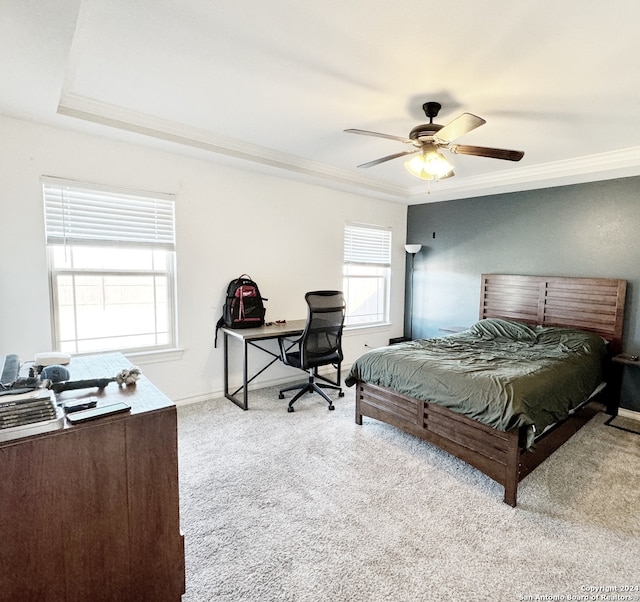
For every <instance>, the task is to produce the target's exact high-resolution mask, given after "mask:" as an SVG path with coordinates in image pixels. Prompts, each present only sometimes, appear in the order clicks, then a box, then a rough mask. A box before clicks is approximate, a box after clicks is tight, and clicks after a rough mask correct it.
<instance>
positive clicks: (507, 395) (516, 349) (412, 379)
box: [345, 319, 605, 446]
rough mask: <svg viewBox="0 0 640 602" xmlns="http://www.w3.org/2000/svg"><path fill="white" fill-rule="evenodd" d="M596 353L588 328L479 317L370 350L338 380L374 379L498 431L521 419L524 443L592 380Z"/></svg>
mask: <svg viewBox="0 0 640 602" xmlns="http://www.w3.org/2000/svg"><path fill="white" fill-rule="evenodd" d="M604 357H605V343H604V341H603V340H602V339H601V338H600V337H599V336H597V335H595V334H592V333H589V332H585V331H581V330H575V329H569V328H543V327H538V328H536V329H532V328H530V327H529V326H527V325H525V324H521V323H518V322H511V321H507V320H498V319H486V320H481V321H480V322H478V323H477V324H475V325H474V326H472V327H471V328H470V329H468V330H465V331H464V332H461V333H457V334H453V335H450V336H447V337H442V338H435V339H425V340H418V341H411V342H408V343H401V344H398V345H392V346H389V347H383V348H380V349H375V350H373V351H370V352H368V353H366V354H365V355H363V356H362V357H360V358H359V359H358V360H357V361H356V362H355V363H354V364H353V366H352V367H351V370H350V372H349V374H348V375H347V378H346V379H345V384H346V385H347V386H352V385H353V384H355V383H356V382H357V381H364V382H368V383H372V384H377V385H382V386H384V387H388V388H390V389H393V390H395V391H399V392H401V393H404V394H406V395H409V396H411V397H415V398H416V399H421V400H424V401H429V402H432V403H437V404H439V405H443V406H446V407H447V408H449V409H450V410H452V411H454V412H458V413H459V414H463V415H465V416H467V417H469V418H472V419H474V420H478V421H479V422H483V423H484V424H487V425H489V426H491V427H493V428H496V429H498V430H501V431H507V430H510V429H513V428H517V427H520V426H527V427H529V429H528V438H527V445H528V446H531V445H532V443H533V440H534V437H535V434H536V433H541V432H542V431H543V430H544V429H545V428H546V427H547V426H549V425H551V424H553V423H555V422H557V421H558V420H562V419H563V418H566V417H567V416H568V415H569V413H570V411H571V410H572V409H573V408H575V407H576V406H577V405H578V404H580V403H582V402H583V401H584V400H585V399H587V398H588V397H589V395H590V394H591V393H592V392H593V391H594V389H595V388H596V387H597V386H598V385H599V384H600V382H601V380H602V365H603V360H604Z"/></svg>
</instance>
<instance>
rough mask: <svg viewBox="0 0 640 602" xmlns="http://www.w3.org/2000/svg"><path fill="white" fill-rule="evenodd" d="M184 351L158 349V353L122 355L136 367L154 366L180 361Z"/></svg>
mask: <svg viewBox="0 0 640 602" xmlns="http://www.w3.org/2000/svg"><path fill="white" fill-rule="evenodd" d="M184 352H185V350H184V349H160V350H158V351H136V352H132V353H127V352H126V351H123V352H122V354H123V355H124V356H125V357H126V358H127V359H128V360H129V361H130V362H131V363H132V364H136V365H138V366H144V365H145V364H156V363H158V362H174V361H177V360H181V359H182V356H183V355H184Z"/></svg>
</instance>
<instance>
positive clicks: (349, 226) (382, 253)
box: [343, 222, 393, 329]
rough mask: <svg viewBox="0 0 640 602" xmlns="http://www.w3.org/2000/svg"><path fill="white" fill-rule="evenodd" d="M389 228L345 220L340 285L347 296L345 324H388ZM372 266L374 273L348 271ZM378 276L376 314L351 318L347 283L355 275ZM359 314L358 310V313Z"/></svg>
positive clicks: (389, 300) (358, 276) (372, 325)
mask: <svg viewBox="0 0 640 602" xmlns="http://www.w3.org/2000/svg"><path fill="white" fill-rule="evenodd" d="M392 236H393V234H392V229H391V228H390V227H387V226H380V225H374V224H364V223H358V222H346V223H345V227H344V241H343V242H344V248H343V288H344V291H345V297H346V298H347V314H346V316H345V328H348V329H354V328H367V327H375V326H382V325H386V324H389V320H390V312H391V252H392ZM380 245H384V246H380ZM357 266H360V267H361V268H364V269H365V270H366V268H372V269H373V270H374V271H375V270H380V271H381V273H380V274H378V275H376V274H375V273H370V274H348V271H350V269H351V268H354V267H356V269H357ZM364 278H367V279H371V278H378V279H380V280H381V281H382V284H381V285H379V286H378V287H376V290H377V294H378V296H379V297H380V298H381V302H382V310H381V311H378V312H377V313H376V318H375V319H373V320H368V321H354V319H357V318H358V316H357V315H354V314H352V313H350V307H349V302H348V299H349V298H350V296H351V294H350V285H349V284H348V282H354V281H357V280H358V279H364ZM360 316H362V314H360Z"/></svg>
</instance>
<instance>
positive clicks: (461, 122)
mask: <svg viewBox="0 0 640 602" xmlns="http://www.w3.org/2000/svg"><path fill="white" fill-rule="evenodd" d="M485 123H487V122H486V120H484V119H482V117H478V116H477V115H472V114H471V113H463V114H462V115H460V116H459V117H456V118H455V119H454V120H453V121H450V122H449V123H447V125H445V126H444V127H443V128H442V129H440V130H439V131H438V132H437V133H436V134H435V136H434V137H435V139H436V140H437V141H438V142H443V143H445V144H446V143H447V142H452V141H453V140H455V139H456V138H460V136H463V135H464V134H466V133H468V132H470V131H471V130H475V129H476V128H477V127H480V126H481V125H484V124H485Z"/></svg>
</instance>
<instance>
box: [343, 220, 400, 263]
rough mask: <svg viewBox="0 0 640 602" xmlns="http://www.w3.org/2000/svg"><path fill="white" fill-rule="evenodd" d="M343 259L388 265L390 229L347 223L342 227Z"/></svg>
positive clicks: (352, 261) (389, 257) (389, 260)
mask: <svg viewBox="0 0 640 602" xmlns="http://www.w3.org/2000/svg"><path fill="white" fill-rule="evenodd" d="M344 261H345V263H350V264H361V265H377V266H384V267H390V266H391V230H390V229H388V228H377V227H374V226H359V225H356V224H347V225H346V226H345V229H344Z"/></svg>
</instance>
